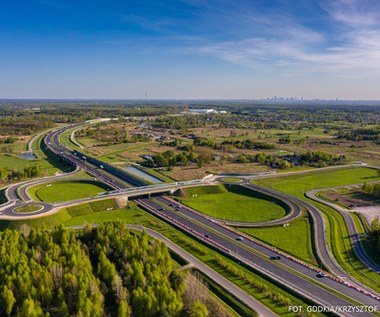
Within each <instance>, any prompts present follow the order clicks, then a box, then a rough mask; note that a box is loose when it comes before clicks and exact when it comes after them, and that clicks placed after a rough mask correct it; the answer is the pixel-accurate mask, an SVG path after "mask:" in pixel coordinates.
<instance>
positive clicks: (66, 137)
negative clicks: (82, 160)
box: [59, 129, 82, 151]
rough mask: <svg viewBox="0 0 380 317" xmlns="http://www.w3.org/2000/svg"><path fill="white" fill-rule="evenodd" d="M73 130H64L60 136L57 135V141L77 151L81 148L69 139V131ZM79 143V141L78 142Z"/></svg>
mask: <svg viewBox="0 0 380 317" xmlns="http://www.w3.org/2000/svg"><path fill="white" fill-rule="evenodd" d="M72 132H73V130H72V129H70V130H67V131H65V132H63V133H62V134H61V135H60V137H59V141H60V142H61V143H62V144H63V145H64V146H66V147H68V148H70V149H73V150H78V151H81V150H82V149H81V148H80V147H79V146H77V145H76V144H75V143H74V142H72V141H71V139H70V136H71V133H72ZM76 141H77V142H78V140H76ZM78 143H79V142H78Z"/></svg>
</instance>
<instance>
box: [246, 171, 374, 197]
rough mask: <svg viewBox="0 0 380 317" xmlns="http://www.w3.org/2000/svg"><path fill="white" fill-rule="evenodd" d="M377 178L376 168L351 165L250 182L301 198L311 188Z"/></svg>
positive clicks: (362, 181)
mask: <svg viewBox="0 0 380 317" xmlns="http://www.w3.org/2000/svg"><path fill="white" fill-rule="evenodd" d="M378 179H379V177H378V175H377V171H376V170H373V169H369V168H354V167H353V168H344V169H338V170H330V171H319V172H311V173H306V174H298V175H289V176H279V177H272V178H266V179H260V180H253V181H252V182H253V183H255V184H258V185H262V186H265V187H270V188H273V189H276V190H279V191H282V192H285V193H288V194H292V195H295V196H297V197H302V198H303V197H304V193H305V192H307V191H309V190H312V189H318V188H327V187H334V186H342V185H348V184H356V183H364V182H369V181H374V180H378Z"/></svg>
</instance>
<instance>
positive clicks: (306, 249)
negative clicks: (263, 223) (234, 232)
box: [239, 217, 316, 264]
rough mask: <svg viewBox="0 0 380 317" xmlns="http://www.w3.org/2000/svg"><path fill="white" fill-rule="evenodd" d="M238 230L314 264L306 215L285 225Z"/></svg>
mask: <svg viewBox="0 0 380 317" xmlns="http://www.w3.org/2000/svg"><path fill="white" fill-rule="evenodd" d="M239 230H240V231H242V232H244V233H247V234H249V235H250V236H252V237H255V238H257V239H259V240H261V241H263V242H265V243H268V244H270V245H272V246H275V247H276V248H278V249H280V250H282V251H284V252H286V253H289V254H291V255H294V256H295V257H297V258H299V259H301V260H304V261H306V262H309V263H312V264H316V260H315V258H314V256H313V251H312V247H311V241H310V239H311V237H310V223H309V221H308V219H307V218H306V217H303V218H299V219H296V220H294V221H292V222H291V223H290V225H289V226H287V227H283V226H276V227H267V228H240V229H239Z"/></svg>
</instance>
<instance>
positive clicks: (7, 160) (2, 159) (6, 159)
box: [0, 154, 37, 170]
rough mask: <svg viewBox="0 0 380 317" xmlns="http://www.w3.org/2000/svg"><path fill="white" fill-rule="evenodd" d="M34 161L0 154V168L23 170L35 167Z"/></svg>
mask: <svg viewBox="0 0 380 317" xmlns="http://www.w3.org/2000/svg"><path fill="white" fill-rule="evenodd" d="M36 162H37V161H36V160H26V159H23V158H21V157H18V156H17V155H14V154H2V155H0V167H3V168H12V169H19V170H21V169H23V168H24V167H27V166H30V165H36Z"/></svg>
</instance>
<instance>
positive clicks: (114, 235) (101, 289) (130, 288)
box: [0, 222, 208, 317]
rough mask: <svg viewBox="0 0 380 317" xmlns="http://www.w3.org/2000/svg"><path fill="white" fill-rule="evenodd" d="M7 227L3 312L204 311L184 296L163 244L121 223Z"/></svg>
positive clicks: (0, 253) (1, 253)
mask: <svg viewBox="0 0 380 317" xmlns="http://www.w3.org/2000/svg"><path fill="white" fill-rule="evenodd" d="M26 229H27V230H22V233H21V232H20V231H15V230H5V231H4V232H3V233H2V235H1V239H0V315H1V316H36V317H39V316H89V317H90V316H91V317H95V316H144V317H150V316H207V315H208V312H207V308H206V306H205V305H203V304H202V303H200V302H199V301H195V302H193V303H190V304H189V303H187V304H185V305H184V302H185V303H186V302H187V301H186V300H185V299H183V293H184V289H185V286H184V281H183V276H182V275H181V274H180V273H181V272H177V271H175V270H173V267H172V260H171V258H170V255H169V252H168V249H167V247H166V245H165V244H164V243H162V242H160V241H157V240H150V239H149V237H148V235H147V234H146V233H142V234H138V235H136V234H131V233H130V232H129V231H128V229H126V227H125V225H124V224H123V223H121V222H112V223H105V224H102V225H99V226H98V227H96V228H92V229H91V228H89V227H88V228H85V229H84V230H83V232H81V233H80V234H79V235H77V234H76V233H75V232H74V231H72V230H66V229H64V228H63V227H62V226H60V227H56V228H54V229H53V230H52V231H51V232H48V231H46V230H42V229H31V230H30V229H28V228H26Z"/></svg>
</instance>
